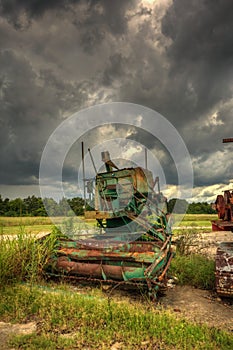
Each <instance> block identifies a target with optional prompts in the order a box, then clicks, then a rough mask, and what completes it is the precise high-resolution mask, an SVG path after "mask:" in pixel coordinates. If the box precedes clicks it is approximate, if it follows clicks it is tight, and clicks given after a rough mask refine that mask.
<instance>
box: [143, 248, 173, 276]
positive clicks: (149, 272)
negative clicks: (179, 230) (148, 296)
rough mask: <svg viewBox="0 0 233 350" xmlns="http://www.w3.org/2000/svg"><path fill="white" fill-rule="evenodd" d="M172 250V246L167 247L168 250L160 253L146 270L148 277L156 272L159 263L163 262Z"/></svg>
mask: <svg viewBox="0 0 233 350" xmlns="http://www.w3.org/2000/svg"><path fill="white" fill-rule="evenodd" d="M170 252H171V248H170V246H169V247H168V248H167V249H166V250H164V251H161V252H160V253H161V254H160V255H159V256H158V257H157V258H156V259H155V261H154V262H153V263H152V264H151V265H150V266H149V267H148V268H147V269H146V270H145V275H146V276H147V277H149V276H151V275H152V274H154V273H155V271H154V270H155V268H156V267H157V266H158V265H159V263H160V262H161V261H163V259H165V258H166V257H167V256H168V254H169V253H170ZM152 277H154V276H152Z"/></svg>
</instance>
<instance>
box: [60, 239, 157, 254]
mask: <svg viewBox="0 0 233 350" xmlns="http://www.w3.org/2000/svg"><path fill="white" fill-rule="evenodd" d="M88 242H89V241H85V244H82V243H80V242H77V241H72V240H68V239H63V240H60V245H59V247H58V249H64V248H73V249H88V250H98V251H101V252H103V253H105V252H106V253H107V252H112V251H113V250H114V249H115V248H113V247H104V248H102V247H94V246H93V245H91V246H89V245H88ZM120 243H123V244H119V245H118V246H117V250H118V251H119V253H121V252H125V250H128V251H131V252H148V251H152V252H154V251H155V249H156V250H157V248H159V249H160V247H158V245H157V243H155V242H153V241H133V242H130V243H126V242H120ZM90 244H92V241H90ZM87 246H88V248H87Z"/></svg>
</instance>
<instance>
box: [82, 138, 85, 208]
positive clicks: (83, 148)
mask: <svg viewBox="0 0 233 350" xmlns="http://www.w3.org/2000/svg"><path fill="white" fill-rule="evenodd" d="M81 145H82V166H83V197H84V211H85V210H86V184H85V181H86V180H85V165H84V143H83V141H82V143H81Z"/></svg>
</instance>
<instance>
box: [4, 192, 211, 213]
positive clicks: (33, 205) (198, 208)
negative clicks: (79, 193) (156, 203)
mask: <svg viewBox="0 0 233 350" xmlns="http://www.w3.org/2000/svg"><path fill="white" fill-rule="evenodd" d="M46 209H47V210H46ZM89 209H90V207H87V210H89ZM47 212H48V213H49V216H69V215H72V214H73V212H74V213H75V214H76V215H83V214H84V200H83V198H80V197H75V198H72V199H65V198H62V199H61V200H59V201H58V202H56V201H55V200H54V199H53V198H45V199H44V200H42V198H41V197H36V196H29V197H27V198H24V199H22V198H16V199H9V198H5V199H3V198H2V197H1V195H0V216H48V213H47ZM168 212H170V213H171V212H173V213H178V214H181V213H185V212H186V213H187V214H213V213H216V211H215V210H214V209H213V208H212V207H211V205H210V204H209V203H207V202H198V203H188V202H187V201H186V200H185V199H177V198H172V199H170V200H169V201H168Z"/></svg>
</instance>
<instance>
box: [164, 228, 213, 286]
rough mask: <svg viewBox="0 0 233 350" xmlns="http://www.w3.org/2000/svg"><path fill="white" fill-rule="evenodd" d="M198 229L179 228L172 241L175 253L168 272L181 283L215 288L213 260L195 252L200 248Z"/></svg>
mask: <svg viewBox="0 0 233 350" xmlns="http://www.w3.org/2000/svg"><path fill="white" fill-rule="evenodd" d="M199 232H200V231H199V230H197V229H189V230H185V231H184V230H179V231H177V232H176V234H175V237H174V241H175V245H176V255H175V258H174V259H173V260H172V263H171V267H170V271H169V273H170V274H171V275H172V276H174V277H175V278H176V279H177V281H178V283H179V284H181V285H184V284H188V285H191V286H194V287H197V288H201V289H210V290H213V289H214V288H215V262H214V260H213V259H211V258H209V257H207V256H204V255H202V254H201V253H197V250H198V251H200V252H201V249H200V247H199V246H200V242H199V241H200V236H199Z"/></svg>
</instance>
